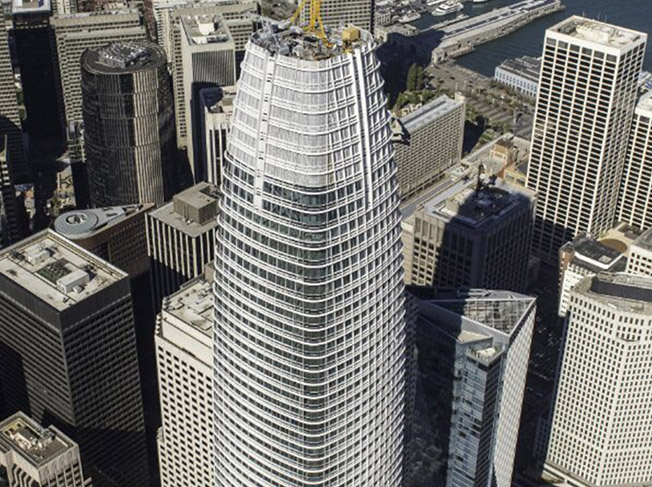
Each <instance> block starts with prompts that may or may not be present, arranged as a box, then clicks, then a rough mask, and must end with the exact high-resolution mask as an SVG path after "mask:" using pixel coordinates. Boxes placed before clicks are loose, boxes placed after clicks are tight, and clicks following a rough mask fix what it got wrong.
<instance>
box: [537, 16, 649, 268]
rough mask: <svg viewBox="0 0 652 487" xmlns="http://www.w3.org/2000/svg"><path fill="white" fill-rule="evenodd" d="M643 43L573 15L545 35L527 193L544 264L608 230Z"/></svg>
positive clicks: (635, 35)
mask: <svg viewBox="0 0 652 487" xmlns="http://www.w3.org/2000/svg"><path fill="white" fill-rule="evenodd" d="M646 40H647V36H646V35H645V34H642V33H640V32H635V31H631V30H627V29H623V28H620V27H615V26H612V25H609V24H605V23H602V22H597V21H595V20H589V19H586V18H583V17H578V16H574V17H571V18H569V19H567V20H564V21H563V22H561V23H559V24H557V25H555V26H554V27H551V28H550V29H548V30H547V31H546V37H545V44H544V48H543V61H542V67H541V79H540V83H539V94H538V98H537V106H536V113H535V117H534V130H533V134H532V148H531V152H530V163H529V166H528V175H527V186H528V187H529V188H531V189H534V190H535V191H536V192H537V193H538V195H539V202H538V205H537V219H536V222H535V229H534V242H533V252H534V253H535V254H537V255H538V256H539V257H541V258H542V259H543V260H545V261H547V262H550V263H554V262H556V261H557V252H558V251H559V248H560V247H561V246H562V245H563V244H564V243H565V242H568V241H570V240H572V239H573V238H575V236H576V235H578V234H579V233H580V232H587V233H590V234H591V235H594V236H595V237H597V238H600V237H601V235H602V233H604V232H605V231H606V230H608V229H609V228H611V226H612V224H613V221H614V218H615V217H616V207H617V201H618V190H619V186H620V180H621V177H622V174H623V168H624V166H625V159H626V153H627V144H628V130H626V129H625V127H629V125H630V123H631V118H632V115H633V112H634V106H635V103H636V92H637V85H638V79H639V74H640V72H641V67H642V63H643V55H644V51H645V43H646Z"/></svg>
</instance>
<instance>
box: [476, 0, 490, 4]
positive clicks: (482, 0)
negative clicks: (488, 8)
mask: <svg viewBox="0 0 652 487" xmlns="http://www.w3.org/2000/svg"><path fill="white" fill-rule="evenodd" d="M488 1H489V0H473V3H486V2H488Z"/></svg>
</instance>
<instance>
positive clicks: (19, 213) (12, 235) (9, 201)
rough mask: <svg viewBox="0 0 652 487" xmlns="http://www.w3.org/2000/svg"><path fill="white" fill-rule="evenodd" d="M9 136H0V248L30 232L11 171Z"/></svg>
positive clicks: (23, 206)
mask: <svg viewBox="0 0 652 487" xmlns="http://www.w3.org/2000/svg"><path fill="white" fill-rule="evenodd" d="M8 141H9V137H8V136H7V135H5V136H0V248H2V247H6V246H8V245H11V244H13V243H16V242H18V241H19V240H21V239H22V238H24V237H25V236H27V234H28V233H29V221H28V218H27V213H26V212H25V203H24V201H23V199H22V196H21V195H20V194H17V192H16V186H14V178H13V177H12V174H11V171H10V170H9V168H10V167H11V165H12V164H11V162H12V159H11V153H10V149H9V148H8V145H9V144H8Z"/></svg>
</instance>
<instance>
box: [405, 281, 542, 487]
mask: <svg viewBox="0 0 652 487" xmlns="http://www.w3.org/2000/svg"><path fill="white" fill-rule="evenodd" d="M407 295H408V301H413V302H414V305H412V306H408V309H410V310H411V312H410V315H409V320H408V321H409V326H410V327H415V328H416V329H415V336H416V349H417V351H418V353H417V354H416V355H417V357H418V359H417V365H416V368H417V370H416V371H415V373H416V374H417V375H418V377H419V379H418V389H417V390H418V394H419V397H420V398H421V400H420V401H417V403H416V404H417V406H416V408H417V409H415V411H414V412H413V415H414V416H413V417H414V418H417V417H418V416H419V415H421V416H423V415H424V414H425V415H426V416H427V417H428V418H429V420H428V421H426V422H423V423H421V424H423V425H428V427H427V428H432V429H433V431H429V430H428V429H427V428H425V429H424V426H422V427H421V429H420V430H419V431H417V433H418V434H419V436H420V438H422V439H423V438H425V439H426V441H428V439H429V440H430V442H429V443H428V445H427V448H424V449H423V451H417V452H414V451H411V452H410V454H411V455H412V460H416V463H419V461H420V460H424V459H425V457H424V455H426V454H427V453H426V451H429V452H432V451H436V452H439V455H438V456H436V457H433V458H428V459H427V460H426V461H427V462H429V465H430V466H431V468H433V469H434V472H432V471H431V472H432V473H431V475H433V474H434V475H433V478H426V479H423V478H421V479H419V480H420V481H421V482H422V481H424V480H425V481H426V482H429V483H427V484H421V483H420V484H419V485H444V484H445V485H446V487H511V486H512V475H513V471H514V458H515V453H516V444H517V440H518V433H519V425H520V419H521V409H522V404H523V398H524V394H525V381H526V375H527V369H528V361H529V357H530V347H531V343H532V333H533V330H534V322H535V314H536V300H535V298H532V297H529V296H523V295H521V294H516V293H512V292H508V291H489V290H482V289H471V290H467V291H459V290H458V291H451V292H446V291H441V290H437V289H434V288H419V287H414V286H410V287H408V292H407ZM420 409H427V412H426V411H419V410H420ZM433 411H434V413H433ZM418 423H419V422H418V421H415V424H418ZM408 445H409V443H408ZM422 446H423V445H422ZM408 448H411V446H409V447H408ZM415 473H416V474H417V475H419V472H415ZM444 475H445V479H446V480H445V482H444V480H443V477H444Z"/></svg>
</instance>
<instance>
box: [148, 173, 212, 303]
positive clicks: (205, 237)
mask: <svg viewBox="0 0 652 487" xmlns="http://www.w3.org/2000/svg"><path fill="white" fill-rule="evenodd" d="M219 196H220V193H219V190H218V188H217V187H216V186H214V185H212V184H208V183H199V184H197V185H195V186H193V187H192V188H188V189H186V190H185V191H182V192H180V193H178V194H176V195H174V197H173V198H172V201H171V202H170V203H168V204H166V205H164V206H162V207H160V208H158V209H156V210H154V211H152V212H149V213H148V214H147V217H146V228H147V253H148V255H149V259H150V270H151V274H150V276H151V280H152V295H153V299H154V309H155V310H159V309H161V301H162V300H163V298H164V297H165V296H169V295H170V294H172V293H174V292H176V291H177V290H178V289H179V288H180V287H181V285H182V284H184V283H185V282H187V281H189V280H190V279H193V278H195V277H197V276H199V275H200V274H201V273H202V272H203V271H204V266H205V265H206V264H208V263H209V262H211V261H212V260H213V259H214V257H215V229H216V227H217V214H218V211H219V206H218V204H219Z"/></svg>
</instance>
